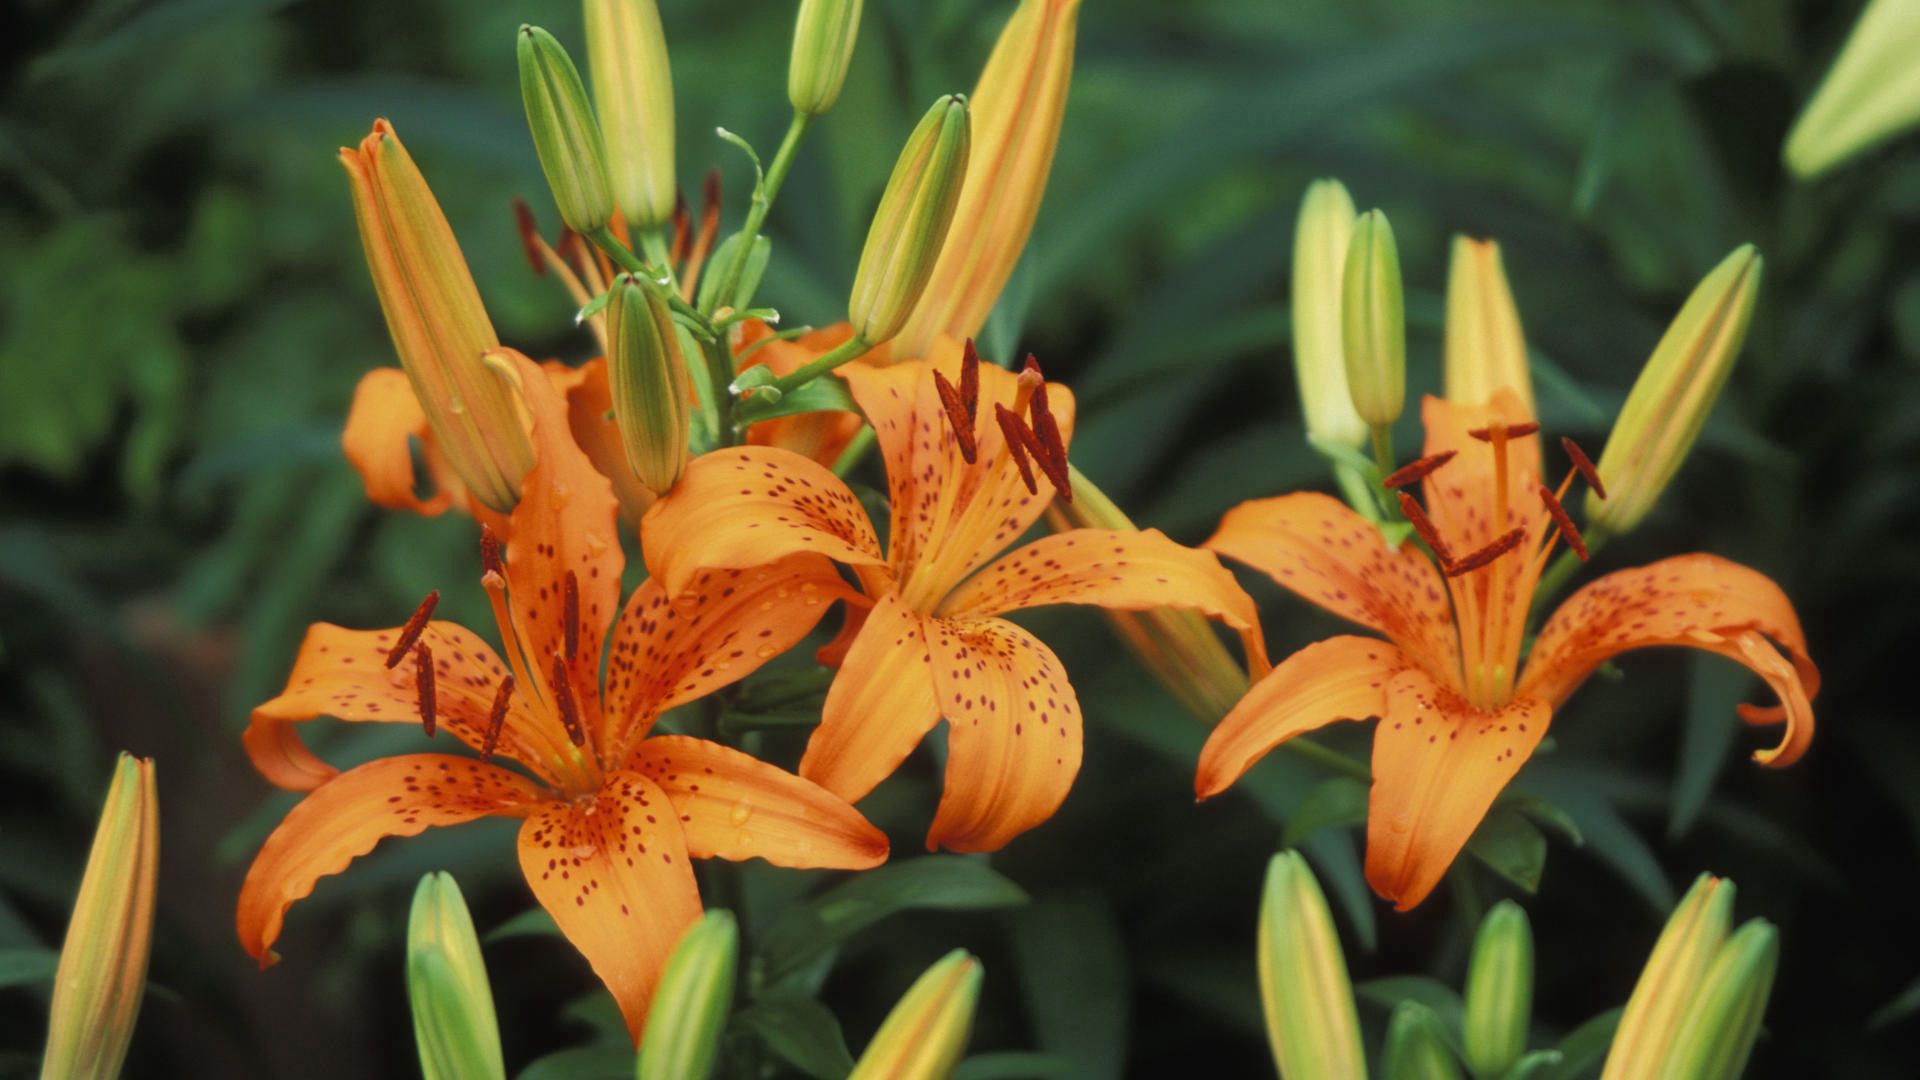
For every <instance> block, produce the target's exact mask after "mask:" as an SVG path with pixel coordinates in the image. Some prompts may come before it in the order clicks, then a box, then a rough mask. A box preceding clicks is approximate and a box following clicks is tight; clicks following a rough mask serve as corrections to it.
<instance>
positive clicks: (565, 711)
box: [553, 653, 587, 746]
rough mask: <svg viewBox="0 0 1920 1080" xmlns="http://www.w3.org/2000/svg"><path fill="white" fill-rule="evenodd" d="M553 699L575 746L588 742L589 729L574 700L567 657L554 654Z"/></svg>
mask: <svg viewBox="0 0 1920 1080" xmlns="http://www.w3.org/2000/svg"><path fill="white" fill-rule="evenodd" d="M553 700H554V704H556V705H558V706H559V709H560V723H561V725H562V726H563V727H565V728H566V729H567V738H568V739H571V740H572V741H573V745H575V746H584V745H586V742H587V729H586V728H583V727H581V726H580V709H579V708H578V707H577V706H576V705H575V704H574V702H573V680H572V679H571V678H569V677H568V675H567V658H566V657H564V656H562V655H560V654H559V653H554V654H553Z"/></svg>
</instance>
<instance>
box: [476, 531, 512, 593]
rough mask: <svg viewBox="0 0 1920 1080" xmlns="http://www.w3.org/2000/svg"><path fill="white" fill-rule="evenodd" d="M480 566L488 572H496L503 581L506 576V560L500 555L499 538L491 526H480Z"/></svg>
mask: <svg viewBox="0 0 1920 1080" xmlns="http://www.w3.org/2000/svg"><path fill="white" fill-rule="evenodd" d="M480 566H481V568H482V569H483V570H484V571H485V572H486V573H488V574H498V575H499V576H500V580H501V581H502V582H503V583H504V582H505V581H506V577H507V563H506V560H504V559H502V558H501V557H500V538H499V537H498V536H495V535H494V534H493V526H491V525H482V526H480Z"/></svg>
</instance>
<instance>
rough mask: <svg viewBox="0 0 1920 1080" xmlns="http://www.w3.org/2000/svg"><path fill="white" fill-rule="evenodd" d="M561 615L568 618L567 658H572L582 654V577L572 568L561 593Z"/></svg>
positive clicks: (568, 572)
mask: <svg viewBox="0 0 1920 1080" xmlns="http://www.w3.org/2000/svg"><path fill="white" fill-rule="evenodd" d="M560 617H561V618H563V619H565V620H567V626H566V642H567V659H569V660H571V659H573V658H574V657H576V656H579V655H580V579H579V578H578V577H576V576H575V575H574V572H573V571H571V570H569V571H567V580H566V588H565V589H564V590H563V591H562V593H561V603H560Z"/></svg>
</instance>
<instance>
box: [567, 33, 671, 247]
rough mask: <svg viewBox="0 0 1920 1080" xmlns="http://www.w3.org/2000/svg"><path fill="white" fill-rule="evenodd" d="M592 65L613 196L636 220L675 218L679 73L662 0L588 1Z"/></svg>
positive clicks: (648, 223) (650, 224)
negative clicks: (671, 59) (670, 59)
mask: <svg viewBox="0 0 1920 1080" xmlns="http://www.w3.org/2000/svg"><path fill="white" fill-rule="evenodd" d="M586 24H587V66H588V68H589V74H590V75H591V77H592V79H593V103H594V106H595V107H596V109H597V110H598V112H599V115H600V134H601V137H602V139H603V140H604V142H605V145H606V162H607V164H606V175H607V181H608V183H609V184H610V185H611V187H612V190H613V201H614V202H615V204H617V205H618V206H619V207H620V214H621V216H622V217H625V218H626V219H627V223H628V224H629V225H633V226H636V227H638V228H642V229H654V228H659V227H660V226H662V225H665V224H667V223H668V222H670V221H672V220H673V208H674V200H675V199H676V198H677V197H678V194H679V190H680V185H679V182H678V181H677V180H676V179H675V178H674V172H673V160H674V159H673V130H674V129H673V71H672V69H671V68H670V67H669V66H668V63H667V37H666V34H665V33H664V32H663V31H662V30H661V28H660V9H659V8H658V7H657V6H656V5H655V3H654V0H586Z"/></svg>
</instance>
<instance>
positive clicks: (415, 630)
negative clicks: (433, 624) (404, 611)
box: [387, 589, 440, 667]
mask: <svg viewBox="0 0 1920 1080" xmlns="http://www.w3.org/2000/svg"><path fill="white" fill-rule="evenodd" d="M439 602H440V590H439V589H435V590H433V591H432V592H430V593H428V594H427V598H426V599H425V600H422V601H420V606H419V607H417V608H414V609H413V614H412V615H409V616H408V617H407V625H405V626H403V627H401V628H400V640H398V641H396V642H394V643H393V648H391V649H388V650H387V666H388V667H396V666H398V665H399V663H400V661H401V660H402V659H405V657H406V655H407V653H408V652H409V651H410V650H411V649H412V648H413V643H414V642H416V641H419V640H420V634H421V632H422V631H424V630H425V629H426V628H427V620H428V619H431V618H433V609H434V605H436V604H438V603H439Z"/></svg>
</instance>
